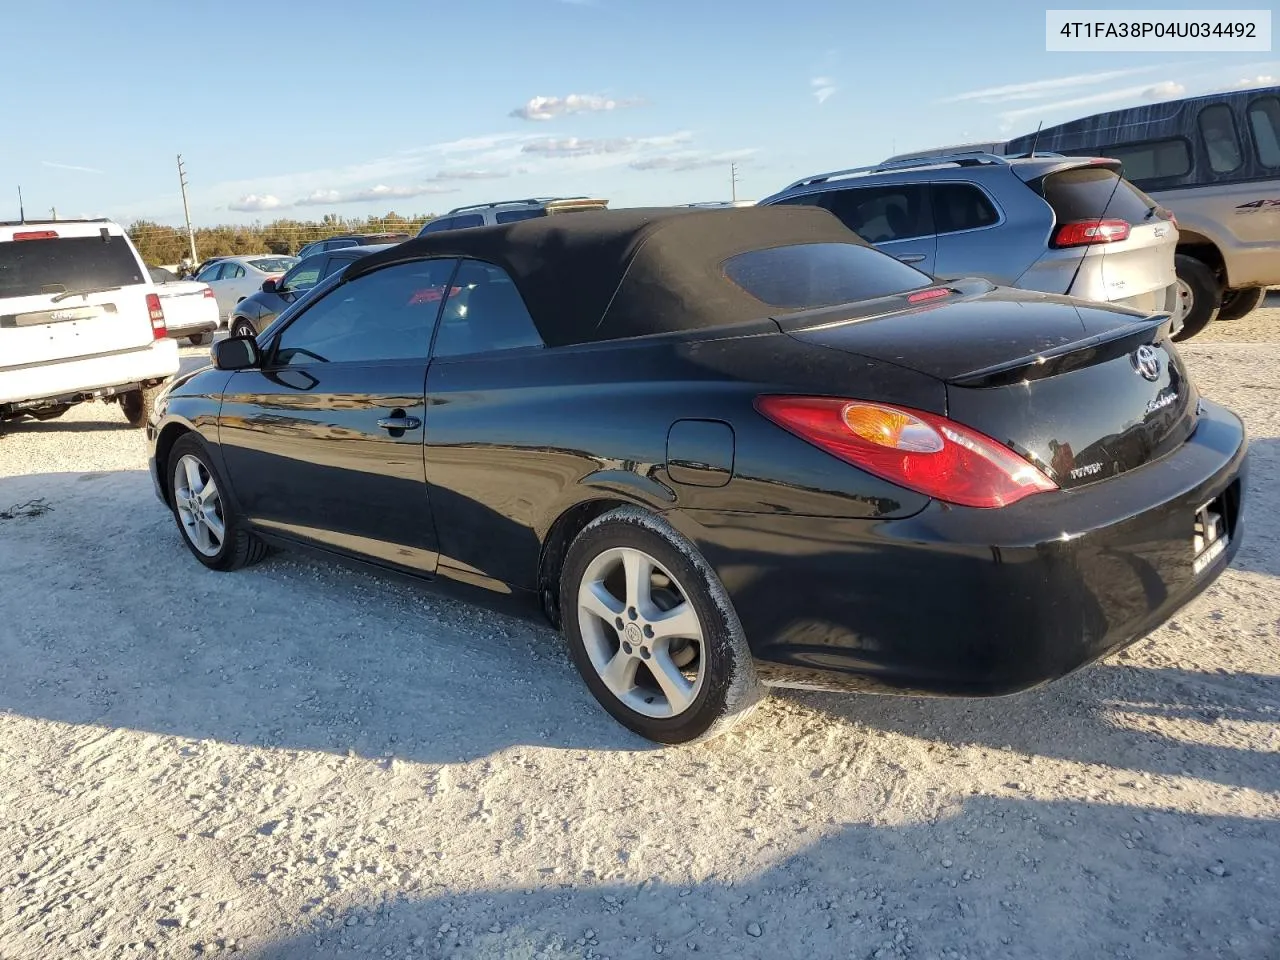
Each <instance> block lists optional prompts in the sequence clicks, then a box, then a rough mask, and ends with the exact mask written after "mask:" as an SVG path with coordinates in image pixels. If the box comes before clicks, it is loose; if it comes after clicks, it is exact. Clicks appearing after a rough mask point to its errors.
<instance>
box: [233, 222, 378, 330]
mask: <svg viewBox="0 0 1280 960" xmlns="http://www.w3.org/2000/svg"><path fill="white" fill-rule="evenodd" d="M391 246H394V244H386V243H381V244H373V245H370V246H354V247H343V248H339V249H337V250H332V251H329V252H327V253H315V254H312V255H311V256H309V257H304V258H303V259H302V260H300V261H299V262H298V263H296V264H294V266H293V268H292V269H291V270H290V271H289V272H288V273H286V274H285V275H284V276H283V277H281V278H280V279H279V280H271V279H267V280H264V281H263V282H262V289H261V290H259V291H258V292H257V293H254V294H251V295H250V296H247V297H245V298H244V299H243V300H241V301H240V302H239V303H237V304H236V305H235V307H234V309H232V311H231V320H230V322H229V324H228V327H229V328H230V330H231V335H232V336H233V337H256V336H257V335H258V334H259V333H261V332H262V331H263V330H265V329H266V328H267V326H268V325H269V324H270V323H271V322H272V321H273V320H275V318H276V316H277V315H278V314H279V313H280V312H281V311H282V310H284V309H285V307H287V306H288V305H289V304H291V303H293V302H294V301H295V300H297V299H298V298H299V297H301V296H302V295H303V294H305V293H306V292H307V291H308V290H310V289H311V288H312V287H314V286H315V285H316V284H317V283H319V282H320V281H321V280H323V279H324V278H325V277H327V276H329V274H331V273H335V272H337V271H338V270H341V269H342V268H343V267H345V266H346V265H347V264H349V263H354V262H355V261H356V260H359V259H360V258H361V257H364V256H368V255H369V254H371V253H378V252H380V251H382V250H386V249H389V248H390V247H391Z"/></svg>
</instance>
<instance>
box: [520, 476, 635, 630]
mask: <svg viewBox="0 0 1280 960" xmlns="http://www.w3.org/2000/svg"><path fill="white" fill-rule="evenodd" d="M619 507H637V508H639V509H641V510H648V511H650V512H652V513H654V514H655V515H657V514H658V511H656V510H654V509H653V508H652V506H650V505H649V504H646V503H643V502H637V501H636V500H633V499H624V498H622V497H620V496H618V495H617V494H614V493H604V492H603V491H600V492H598V495H595V496H592V497H590V498H589V499H586V500H580V501H579V502H577V503H575V504H573V505H572V506H570V507H568V508H567V509H565V510H563V511H561V513H560V515H559V516H557V517H556V519H555V520H554V521H552V523H551V526H550V528H549V529H548V530H547V535H546V536H545V537H543V538H542V549H541V550H540V551H539V555H538V580H537V583H538V602H539V604H540V605H541V607H542V612H543V614H544V615H545V616H546V618H547V619H548V620H549V621H550V622H551V625H552V626H553V627H556V628H557V629H559V627H560V572H561V570H563V569H564V561H565V558H566V557H567V556H568V553H569V545H570V544H571V543H573V541H574V539H575V538H576V537H577V536H578V534H580V533H581V532H582V531H583V530H584V529H585V528H586V527H587V525H588V524H590V523H591V522H592V521H593V520H595V519H597V518H598V517H602V516H604V514H606V513H608V512H609V511H610V510H616V509H618V508H619Z"/></svg>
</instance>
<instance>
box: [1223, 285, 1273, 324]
mask: <svg viewBox="0 0 1280 960" xmlns="http://www.w3.org/2000/svg"><path fill="white" fill-rule="evenodd" d="M1266 295H1267V290H1266V288H1265V287H1250V288H1249V289H1247V290H1228V291H1227V292H1226V293H1224V294H1223V295H1222V306H1221V307H1220V308H1219V310H1218V319H1219V320H1239V319H1241V318H1242V317H1245V316H1247V315H1248V314H1250V313H1253V311H1254V310H1256V309H1258V305H1259V304H1261V303H1262V298H1263V297H1265V296H1266Z"/></svg>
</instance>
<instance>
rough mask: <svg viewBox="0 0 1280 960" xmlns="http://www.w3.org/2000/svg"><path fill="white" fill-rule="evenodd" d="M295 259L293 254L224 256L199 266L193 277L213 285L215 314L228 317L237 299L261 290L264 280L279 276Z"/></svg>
mask: <svg viewBox="0 0 1280 960" xmlns="http://www.w3.org/2000/svg"><path fill="white" fill-rule="evenodd" d="M297 262H298V258H297V257H277V256H271V255H258V256H249V257H226V258H224V259H222V260H219V261H218V262H217V263H214V264H212V265H210V266H209V267H207V268H205V269H204V270H202V271H201V272H200V273H199V274H197V275H196V279H197V280H198V281H200V282H201V283H207V284H208V285H209V286H211V287H212V288H213V295H214V297H215V298H216V299H217V301H218V316H219V318H224V317H225V318H227V319H228V320H229V319H230V317H231V313H232V311H233V310H234V309H235V306H236V304H237V303H239V302H240V301H241V300H243V299H244V298H245V297H248V296H252V295H253V294H254V293H255V292H256V291H258V290H261V289H262V282H263V281H264V280H268V279H271V280H278V279H280V277H282V276H284V273H285V271H287V270H288V269H289V268H290V267H292V266H293V265H294V264H296V263H297Z"/></svg>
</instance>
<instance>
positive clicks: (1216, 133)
mask: <svg viewBox="0 0 1280 960" xmlns="http://www.w3.org/2000/svg"><path fill="white" fill-rule="evenodd" d="M1199 123H1200V136H1201V137H1203V138H1204V148H1205V151H1206V152H1207V153H1208V154H1209V168H1210V169H1211V170H1213V172H1214V173H1231V172H1232V171H1233V170H1239V169H1240V165H1241V164H1242V163H1244V157H1243V155H1242V151H1241V150H1240V135H1239V134H1238V133H1237V132H1236V118H1235V117H1233V116H1232V115H1231V108H1230V107H1228V106H1226V105H1225V104H1215V105H1214V106H1212V107H1205V108H1204V109H1203V110H1201V111H1200V117H1199Z"/></svg>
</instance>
